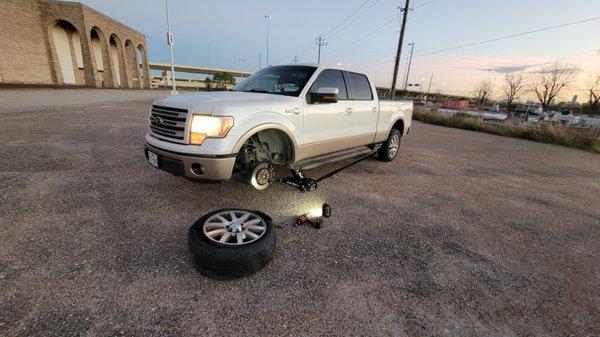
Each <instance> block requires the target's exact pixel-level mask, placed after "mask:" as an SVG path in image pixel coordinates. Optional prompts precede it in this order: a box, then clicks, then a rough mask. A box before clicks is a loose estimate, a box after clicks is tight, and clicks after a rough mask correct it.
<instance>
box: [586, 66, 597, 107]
mask: <svg viewBox="0 0 600 337" xmlns="http://www.w3.org/2000/svg"><path fill="white" fill-rule="evenodd" d="M587 91H588V94H589V97H588V104H589V107H590V111H591V112H595V111H597V110H598V108H600V73H596V74H593V75H590V80H589V82H588V89H587Z"/></svg>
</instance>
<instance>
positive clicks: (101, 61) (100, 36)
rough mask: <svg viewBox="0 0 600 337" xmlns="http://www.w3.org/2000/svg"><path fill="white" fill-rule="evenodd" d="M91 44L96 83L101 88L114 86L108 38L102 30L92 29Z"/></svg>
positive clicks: (96, 27) (95, 27)
mask: <svg viewBox="0 0 600 337" xmlns="http://www.w3.org/2000/svg"><path fill="white" fill-rule="evenodd" d="M89 44H90V51H91V54H92V64H93V65H94V76H95V78H96V83H97V84H98V85H99V86H101V87H107V86H114V85H115V84H114V83H113V76H112V67H111V65H110V54H109V51H108V45H107V43H106V37H105V36H104V32H103V31H102V29H100V28H99V27H98V26H94V27H92V29H90V43H89Z"/></svg>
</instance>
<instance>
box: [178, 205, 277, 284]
mask: <svg viewBox="0 0 600 337" xmlns="http://www.w3.org/2000/svg"><path fill="white" fill-rule="evenodd" d="M231 212H234V213H236V214H237V215H238V216H240V215H241V214H244V213H251V214H252V217H251V218H250V219H252V220H249V221H247V223H251V222H253V221H255V220H256V219H260V220H262V224H264V232H263V233H262V234H260V236H259V237H258V238H256V239H253V241H248V242H244V243H242V244H238V243H236V242H231V241H230V242H228V243H221V242H217V241H220V240H218V239H219V237H218V236H217V237H216V238H210V237H209V236H208V235H207V234H205V228H206V231H208V232H210V231H214V230H215V228H217V229H218V228H220V227H219V226H220V224H219V225H217V224H216V223H212V221H214V220H212V219H215V217H217V216H218V215H221V216H222V217H223V218H225V220H230V219H231V217H227V215H226V213H231ZM240 217H243V215H242V216H240ZM208 220H211V221H210V222H209V221H208ZM230 223H231V222H230ZM255 223H256V222H255ZM208 224H210V225H208ZM206 225H208V226H206ZM255 227H260V226H259V224H258V223H257V225H256V226H255ZM245 228H246V229H247V227H245ZM227 231H229V230H227ZM253 233H254V232H253ZM254 235H257V234H256V233H254ZM221 238H222V237H221ZM251 239H252V238H251ZM232 240H233V239H232ZM233 241H235V240H233ZM188 246H189V248H190V251H191V253H192V258H193V262H194V267H195V268H196V270H198V271H199V272H200V273H201V274H203V275H205V276H208V277H210V278H213V279H217V280H231V279H235V278H240V277H244V276H249V275H252V274H254V273H256V272H258V271H259V270H260V269H261V268H263V267H264V266H266V265H267V264H268V263H269V261H271V259H272V258H273V254H274V253H275V230H274V227H273V224H272V222H271V218H269V216H267V215H266V214H264V213H261V212H258V211H249V210H241V209H222V210H217V211H214V212H210V213H208V214H206V215H203V216H202V217H200V218H199V219H198V220H196V222H194V224H193V225H192V226H191V227H190V229H189V232H188Z"/></svg>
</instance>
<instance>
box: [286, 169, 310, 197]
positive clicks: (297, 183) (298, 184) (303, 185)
mask: <svg viewBox="0 0 600 337" xmlns="http://www.w3.org/2000/svg"><path fill="white" fill-rule="evenodd" d="M290 172H291V173H292V175H293V177H291V178H283V179H282V181H283V182H284V183H286V184H288V185H290V186H293V187H295V188H297V189H299V190H300V191H301V192H308V191H314V190H316V189H317V181H316V180H312V179H310V178H306V177H305V176H304V175H303V174H302V172H301V171H300V170H297V169H290Z"/></svg>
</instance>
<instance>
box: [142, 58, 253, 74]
mask: <svg viewBox="0 0 600 337" xmlns="http://www.w3.org/2000/svg"><path fill="white" fill-rule="evenodd" d="M149 66H150V69H152V70H165V71H168V72H170V71H171V64H169V63H157V62H150V63H149ZM175 72H181V73H193V74H206V75H214V74H216V73H230V74H232V75H233V76H235V77H248V76H250V75H252V74H253V73H251V72H248V71H243V70H232V69H219V68H207V67H198V66H190V65H181V64H176V65H175Z"/></svg>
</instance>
